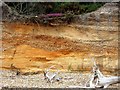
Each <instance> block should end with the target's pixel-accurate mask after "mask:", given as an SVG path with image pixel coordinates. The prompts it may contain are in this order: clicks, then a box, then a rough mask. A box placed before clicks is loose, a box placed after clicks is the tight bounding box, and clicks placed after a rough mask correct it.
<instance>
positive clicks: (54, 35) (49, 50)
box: [1, 3, 118, 72]
mask: <svg viewBox="0 0 120 90" xmlns="http://www.w3.org/2000/svg"><path fill="white" fill-rule="evenodd" d="M116 5H117V4H116V3H110V4H109V3H107V4H105V5H104V6H103V7H101V8H100V9H98V10H97V11H94V12H91V13H88V14H85V15H80V16H79V17H76V18H75V20H76V23H73V24H70V25H58V26H44V25H40V24H33V23H29V24H23V23H20V22H12V23H9V22H4V23H3V28H2V30H3V39H2V44H3V56H1V57H2V68H4V69H11V64H13V65H14V66H15V67H17V68H19V69H20V70H21V72H37V71H42V70H44V69H45V68H48V67H50V66H52V65H55V66H56V68H58V69H60V70H62V71H68V69H70V70H84V71H86V70H90V69H91V67H92V66H93V61H92V60H91V59H92V58H94V59H95V60H96V62H97V64H99V66H100V68H101V69H102V70H104V71H108V72H115V71H118V26H117V25H118V18H117V15H118V14H117V11H118V8H117V6H116ZM108 9H109V10H108ZM108 11H111V12H108ZM5 15H6V14H5ZM86 16H87V19H85V18H84V17H86ZM109 16H110V17H109ZM95 17H97V20H96V18H95ZM70 67H71V68H70Z"/></svg>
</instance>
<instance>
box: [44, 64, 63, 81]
mask: <svg viewBox="0 0 120 90" xmlns="http://www.w3.org/2000/svg"><path fill="white" fill-rule="evenodd" d="M52 67H53V66H51V67H50V68H48V69H47V70H45V71H43V73H44V77H45V78H44V79H45V80H47V82H53V80H56V81H60V79H61V78H59V77H56V76H57V75H58V73H59V71H58V70H57V72H55V73H51V72H50V71H49V70H50V69H51V68H52Z"/></svg>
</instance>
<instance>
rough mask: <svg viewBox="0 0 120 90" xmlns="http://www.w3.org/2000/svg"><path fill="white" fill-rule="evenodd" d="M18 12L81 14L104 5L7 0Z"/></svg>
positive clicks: (97, 3)
mask: <svg viewBox="0 0 120 90" xmlns="http://www.w3.org/2000/svg"><path fill="white" fill-rule="evenodd" d="M7 4H8V5H9V6H10V7H14V8H15V10H16V11H17V12H18V13H20V14H26V15H29V14H34V15H37V14H42V13H66V12H68V11H70V12H71V11H72V12H73V13H74V14H82V13H87V12H91V11H94V10H96V9H98V8H99V7H101V6H102V5H104V3H100V2H96V3H92V2H7Z"/></svg>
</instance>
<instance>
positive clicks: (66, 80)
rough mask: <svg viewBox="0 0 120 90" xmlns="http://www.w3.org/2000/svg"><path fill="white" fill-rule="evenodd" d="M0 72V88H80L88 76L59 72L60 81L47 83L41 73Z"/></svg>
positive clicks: (116, 86) (113, 86) (115, 85)
mask: <svg viewBox="0 0 120 90" xmlns="http://www.w3.org/2000/svg"><path fill="white" fill-rule="evenodd" d="M0 72H1V75H2V78H1V84H2V87H9V88H11V87H12V88H16V87H17V88H21V87H24V88H26V87H27V88H35V87H37V88H68V87H69V86H82V85H84V84H85V83H86V82H87V80H88V78H89V75H90V73H83V72H77V73H75V72H74V73H73V72H60V73H59V74H58V77H61V78H62V79H61V80H60V81H53V82H52V83H49V82H47V81H46V80H44V76H43V73H41V74H34V75H27V76H26V75H19V76H16V75H15V73H14V72H11V71H8V70H4V71H0ZM118 85H119V84H114V85H110V86H109V87H108V88H118Z"/></svg>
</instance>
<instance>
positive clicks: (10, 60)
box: [2, 45, 118, 73]
mask: <svg viewBox="0 0 120 90" xmlns="http://www.w3.org/2000/svg"><path fill="white" fill-rule="evenodd" d="M93 57H94V59H95V60H96V62H97V64H99V65H100V68H101V69H102V70H107V71H112V72H114V71H115V70H117V69H118V66H117V57H116V56H115V57H114V56H107V55H105V56H98V55H97V56H96V55H90V54H84V55H83V54H81V53H80V52H79V53H75V52H70V53H69V54H63V53H62V52H54V51H51V52H50V51H45V50H41V49H38V48H33V47H31V46H29V45H20V46H18V47H16V48H13V49H9V50H6V51H4V52H3V60H2V68H3V69H9V70H11V64H12V65H14V66H15V67H16V68H19V69H20V70H21V72H23V73H25V72H38V71H43V70H44V69H45V68H48V67H50V66H55V67H56V69H60V70H62V71H69V70H70V71H79V70H84V71H88V70H91V68H92V66H93V64H94V63H93V61H92V58H93ZM110 57H111V58H110Z"/></svg>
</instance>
